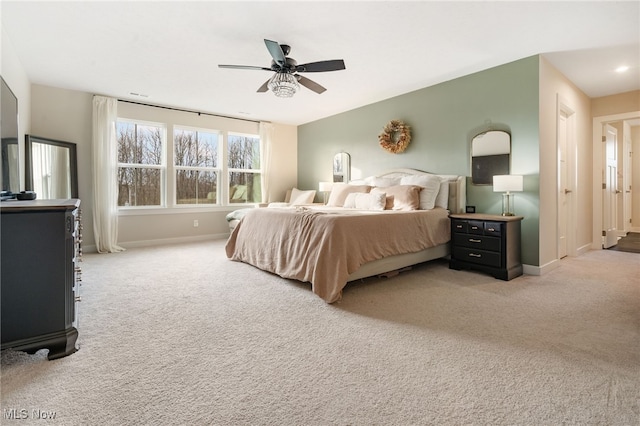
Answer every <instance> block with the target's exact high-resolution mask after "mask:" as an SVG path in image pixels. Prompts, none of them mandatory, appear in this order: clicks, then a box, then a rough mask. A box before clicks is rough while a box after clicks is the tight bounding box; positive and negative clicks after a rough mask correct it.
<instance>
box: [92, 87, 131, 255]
mask: <svg viewBox="0 0 640 426" xmlns="http://www.w3.org/2000/svg"><path fill="white" fill-rule="evenodd" d="M117 111H118V100H117V99H113V98H106V97H104V96H94V97H93V144H92V146H93V233H94V236H95V239H96V248H97V250H98V253H113V252H118V251H123V250H124V248H122V247H120V246H118V244H117V242H118V186H117V179H116V176H117V171H118V166H117V164H118V163H117V161H118V157H117V139H116V120H117V118H118V113H117Z"/></svg>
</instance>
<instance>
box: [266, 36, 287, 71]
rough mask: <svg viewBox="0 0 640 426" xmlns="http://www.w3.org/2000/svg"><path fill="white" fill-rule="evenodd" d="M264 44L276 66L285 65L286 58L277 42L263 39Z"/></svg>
mask: <svg viewBox="0 0 640 426" xmlns="http://www.w3.org/2000/svg"><path fill="white" fill-rule="evenodd" d="M264 44H266V45H267V49H268V50H269V53H270V54H271V57H272V58H273V60H274V61H275V62H276V64H278V65H280V66H281V67H282V66H284V65H285V64H286V63H287V58H286V57H285V54H284V52H283V51H282V48H281V47H280V45H279V44H278V43H277V42H275V41H271V40H267V39H266V38H265V39H264Z"/></svg>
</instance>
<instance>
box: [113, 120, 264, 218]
mask: <svg viewBox="0 0 640 426" xmlns="http://www.w3.org/2000/svg"><path fill="white" fill-rule="evenodd" d="M116 122H128V123H133V124H136V125H151V126H161V128H162V129H163V131H164V132H163V138H164V139H163V152H162V159H163V165H162V166H160V165H145V164H136V163H134V164H129V163H120V162H118V163H117V169H118V170H119V168H120V167H121V166H122V167H142V166H144V167H149V168H160V169H161V194H160V197H161V200H162V204H161V205H154V206H117V210H118V214H119V215H124V216H130V215H147V214H180V213H196V212H203V211H228V210H229V209H230V208H232V209H237V208H242V207H246V206H252V205H258V204H260V202H259V201H250V202H242V203H231V200H230V197H229V190H230V173H231V172H240V173H254V174H256V173H257V174H259V175H260V177H261V185H262V184H263V182H262V181H263V180H264V165H263V153H262V149H263V144H262V140H261V138H260V134H259V133H258V132H256V133H253V132H242V131H234V130H226V129H224V128H217V129H216V128H214V126H211V127H207V126H193V125H189V124H181V122H180V120H176V121H173V120H164V121H154V120H148V119H138V118H131V117H130V116H129V115H127V116H120V115H119V116H118V117H117V120H116ZM175 129H180V130H196V131H201V132H207V133H217V134H218V136H219V138H220V139H219V141H218V159H217V160H218V164H217V167H211V168H209V167H199V166H195V167H193V166H178V165H176V164H175V143H174V142H175V141H174V135H175V133H174V130H175ZM229 135H232V136H241V137H250V138H255V139H256V140H257V141H258V157H259V161H260V168H258V169H237V168H230V167H229V160H228V151H227V150H228V140H229ZM187 169H197V170H206V171H214V172H216V173H217V174H218V175H217V178H218V187H217V189H216V198H217V200H216V201H217V203H215V204H210V203H203V204H177V193H176V179H177V171H178V170H187ZM170 176H172V177H170ZM114 178H115V179H117V176H114ZM260 195H261V194H260Z"/></svg>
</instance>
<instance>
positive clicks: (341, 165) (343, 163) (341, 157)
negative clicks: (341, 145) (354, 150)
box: [333, 152, 351, 183]
mask: <svg viewBox="0 0 640 426" xmlns="http://www.w3.org/2000/svg"><path fill="white" fill-rule="evenodd" d="M350 180H351V156H350V155H349V154H347V153H346V152H340V153H338V154H336V155H335V156H334V157H333V181H334V182H344V183H348V182H349V181H350Z"/></svg>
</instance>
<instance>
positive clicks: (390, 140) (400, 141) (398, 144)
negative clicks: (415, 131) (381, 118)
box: [378, 120, 411, 154]
mask: <svg viewBox="0 0 640 426" xmlns="http://www.w3.org/2000/svg"><path fill="white" fill-rule="evenodd" d="M378 140H379V141H380V146H381V147H382V149H384V150H385V151H387V152H390V153H392V154H399V153H401V152H404V151H405V150H406V149H407V147H408V146H409V142H411V128H410V127H409V126H407V125H406V124H404V122H403V121H401V120H391V121H390V122H388V123H387V125H386V126H384V128H383V129H382V133H380V134H379V135H378Z"/></svg>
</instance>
